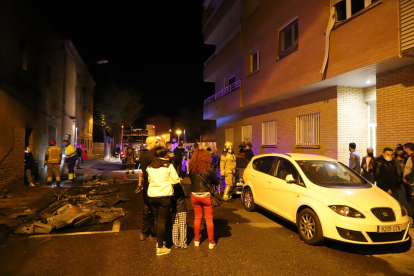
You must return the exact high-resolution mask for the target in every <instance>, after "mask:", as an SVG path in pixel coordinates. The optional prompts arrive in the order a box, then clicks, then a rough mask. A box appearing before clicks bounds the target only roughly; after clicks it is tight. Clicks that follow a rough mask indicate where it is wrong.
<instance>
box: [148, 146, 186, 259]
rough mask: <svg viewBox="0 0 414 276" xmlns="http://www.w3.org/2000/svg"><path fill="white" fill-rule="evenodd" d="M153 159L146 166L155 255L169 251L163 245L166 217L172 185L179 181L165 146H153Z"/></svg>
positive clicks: (169, 206) (169, 250)
mask: <svg viewBox="0 0 414 276" xmlns="http://www.w3.org/2000/svg"><path fill="white" fill-rule="evenodd" d="M154 154H155V159H154V161H153V162H152V163H151V164H150V165H149V166H148V167H147V173H148V181H149V186H148V197H149V201H150V203H151V207H152V210H153V211H154V216H155V227H154V228H155V231H156V236H157V243H158V244H157V250H156V255H164V254H168V253H170V252H171V249H169V248H167V247H165V245H164V241H166V231H165V228H166V224H167V217H168V216H169V215H170V208H171V199H172V196H173V195H174V188H173V185H174V184H177V183H179V182H180V178H179V177H178V174H177V171H176V170H175V169H174V166H173V164H171V163H170V162H168V151H167V149H166V148H165V147H162V146H158V147H156V148H155V152H154Z"/></svg>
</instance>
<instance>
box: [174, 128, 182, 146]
mask: <svg viewBox="0 0 414 276" xmlns="http://www.w3.org/2000/svg"><path fill="white" fill-rule="evenodd" d="M175 133H177V134H178V144H179V143H180V134H181V130H177V131H176V132H175Z"/></svg>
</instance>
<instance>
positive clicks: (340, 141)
mask: <svg viewBox="0 0 414 276" xmlns="http://www.w3.org/2000/svg"><path fill="white" fill-rule="evenodd" d="M204 8H205V12H204V21H203V27H204V42H205V44H213V45H216V51H215V53H214V54H213V55H212V56H211V57H210V58H209V59H208V60H207V61H206V62H205V64H204V81H205V82H214V83H215V87H216V93H215V94H214V95H213V96H212V97H210V98H208V99H206V101H205V103H204V104H205V105H204V119H205V120H215V121H216V126H217V133H216V140H217V146H218V148H219V150H221V149H222V148H223V145H224V142H225V140H231V141H232V142H233V143H234V144H235V147H237V146H238V145H239V144H240V143H242V142H246V141H249V142H252V144H253V151H254V152H255V153H256V154H257V153H265V152H306V153H316V154H322V155H327V156H330V157H333V158H336V159H338V160H339V161H341V162H343V163H345V164H347V163H348V159H349V151H348V144H349V143H350V142H355V143H356V144H357V151H359V152H360V154H361V155H362V156H364V155H365V149H366V148H367V147H368V146H373V147H374V148H375V150H376V155H379V154H381V152H382V149H383V148H384V147H385V146H391V147H393V148H395V146H396V145H397V144H398V143H406V142H409V141H412V140H414V137H413V135H412V134H413V133H412V132H413V131H411V130H409V129H408V128H406V129H405V130H404V127H403V124H402V118H403V117H404V118H407V116H408V117H411V118H414V116H413V115H414V114H413V113H412V110H411V108H410V106H411V105H410V103H411V102H412V100H413V97H412V95H413V92H414V91H413V86H412V80H413V74H414V65H413V64H414V59H413V58H412V57H413V56H414V55H413V51H412V50H413V49H414V45H412V46H413V49H411V48H410V46H409V45H410V42H409V41H411V39H412V38H414V28H412V29H410V28H408V27H406V26H408V25H409V24H408V23H405V22H407V21H409V20H411V19H414V13H413V12H410V8H414V3H412V2H410V1H408V2H407V1H406V0H390V1H381V0H362V1H349V0H330V1H329V0H315V1H300V0H292V1H270V0H262V1H259V0H232V1H222V0H211V1H207V0H206V1H204ZM410 18H411V19H410ZM406 37H411V39H407V38H406ZM407 41H408V42H407ZM407 45H408V46H407ZM325 57H327V59H326V61H327V62H326V66H323V63H324V60H325ZM321 68H322V70H321ZM321 72H322V73H321ZM403 98H404V100H403ZM397 102H398V103H397ZM399 103H401V104H399ZM397 106H399V107H398V108H397ZM398 122H401V123H400V124H399V123H398ZM403 132H404V133H403ZM410 132H411V133H410ZM246 133H247V134H246Z"/></svg>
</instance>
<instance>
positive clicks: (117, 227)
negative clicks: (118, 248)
mask: <svg viewBox="0 0 414 276" xmlns="http://www.w3.org/2000/svg"><path fill="white" fill-rule="evenodd" d="M120 229H121V221H119V220H116V221H114V223H113V224H112V230H109V231H91V232H75V233H65V234H45V235H32V236H29V238H45V237H62V236H77V235H91V234H107V233H118V232H119V230H120Z"/></svg>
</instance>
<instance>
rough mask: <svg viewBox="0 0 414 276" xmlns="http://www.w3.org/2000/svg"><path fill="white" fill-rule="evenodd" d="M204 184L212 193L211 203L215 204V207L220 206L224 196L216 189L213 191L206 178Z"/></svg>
mask: <svg viewBox="0 0 414 276" xmlns="http://www.w3.org/2000/svg"><path fill="white" fill-rule="evenodd" d="M203 186H204V187H206V188H207V189H208V191H209V192H210V194H211V204H212V205H213V207H218V206H220V204H221V203H222V202H223V197H222V196H221V194H220V193H219V192H218V191H217V190H216V189H214V190H213V191H211V189H210V187H209V186H208V185H207V184H206V183H205V182H204V180H203Z"/></svg>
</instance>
